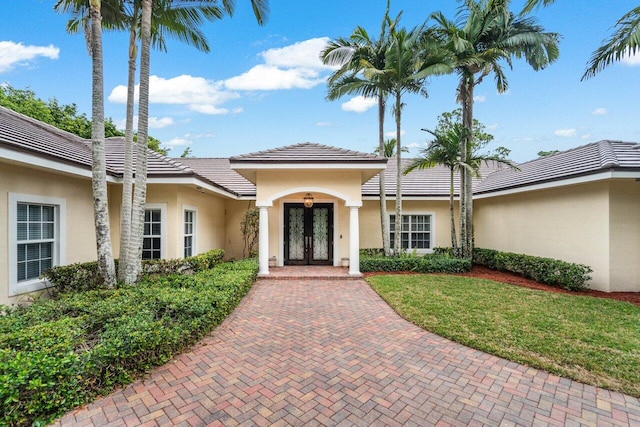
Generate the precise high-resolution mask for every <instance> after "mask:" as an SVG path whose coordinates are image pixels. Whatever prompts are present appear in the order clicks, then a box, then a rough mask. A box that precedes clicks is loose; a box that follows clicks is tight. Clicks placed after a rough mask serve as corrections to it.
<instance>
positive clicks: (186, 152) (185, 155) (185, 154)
mask: <svg viewBox="0 0 640 427" xmlns="http://www.w3.org/2000/svg"><path fill="white" fill-rule="evenodd" d="M190 157H193V154H191V147H187V148H185V149H184V151H183V152H182V154H180V158H181V159H185V158H190Z"/></svg>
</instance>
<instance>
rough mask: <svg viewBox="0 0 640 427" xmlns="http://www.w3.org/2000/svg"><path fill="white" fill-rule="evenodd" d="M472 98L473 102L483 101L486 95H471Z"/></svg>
mask: <svg viewBox="0 0 640 427" xmlns="http://www.w3.org/2000/svg"><path fill="white" fill-rule="evenodd" d="M473 100H474V101H475V102H484V101H486V100H487V96H486V95H476V96H474V97H473Z"/></svg>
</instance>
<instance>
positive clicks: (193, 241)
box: [182, 205, 199, 256]
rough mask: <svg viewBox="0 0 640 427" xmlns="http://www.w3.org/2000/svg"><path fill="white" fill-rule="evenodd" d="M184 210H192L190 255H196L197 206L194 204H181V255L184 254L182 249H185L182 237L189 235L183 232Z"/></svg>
mask: <svg viewBox="0 0 640 427" xmlns="http://www.w3.org/2000/svg"><path fill="white" fill-rule="evenodd" d="M186 212H193V230H192V232H191V234H190V236H191V256H194V255H198V253H199V252H198V208H197V207H195V206H190V205H182V256H184V251H185V249H186V248H185V244H184V239H185V237H187V236H189V235H188V234H186V233H185V230H184V228H185V227H184V226H185V224H186V223H185V219H184V216H185V213H186Z"/></svg>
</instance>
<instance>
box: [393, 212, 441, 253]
mask: <svg viewBox="0 0 640 427" xmlns="http://www.w3.org/2000/svg"><path fill="white" fill-rule="evenodd" d="M395 219H396V216H395V215H391V216H390V218H389V220H390V221H389V230H390V237H389V238H390V240H391V247H392V248H393V247H394V242H395V232H396V223H395V222H396V221H395ZM432 222H433V214H421V215H402V229H401V235H400V239H401V245H402V249H406V250H414V249H415V250H417V251H418V252H430V251H431V249H432V241H433V232H432Z"/></svg>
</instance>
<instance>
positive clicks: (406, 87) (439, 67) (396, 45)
mask: <svg viewBox="0 0 640 427" xmlns="http://www.w3.org/2000/svg"><path fill="white" fill-rule="evenodd" d="M390 36H391V37H390V39H391V43H390V46H389V49H388V51H387V54H386V63H385V68H384V71H383V72H384V75H385V79H387V80H388V82H389V83H388V85H389V93H390V94H391V95H392V96H393V98H394V101H395V102H394V106H393V113H394V119H395V124H396V138H395V139H396V168H397V177H396V207H395V218H396V223H395V224H396V232H395V233H394V237H395V241H394V246H393V247H394V251H395V252H396V253H400V252H401V250H402V248H401V237H402V236H401V234H402V233H400V232H399V231H400V229H399V228H398V227H401V224H402V152H403V147H402V139H401V138H402V109H403V107H404V103H403V102H402V97H403V95H405V94H407V93H417V94H420V95H422V96H424V97H425V98H426V97H427V96H428V94H427V91H426V89H425V88H424V82H425V80H426V79H427V77H429V76H434V75H439V74H447V73H450V72H451V70H452V68H451V64H450V63H449V60H448V58H447V57H446V56H443V55H442V54H441V51H440V50H439V49H437V50H434V49H432V48H431V47H432V46H431V45H430V44H428V43H425V36H424V31H423V28H422V27H416V28H413V29H411V30H407V29H405V28H402V29H396V28H394V29H393V30H392V31H391V32H390ZM425 46H427V47H426V48H425Z"/></svg>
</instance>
